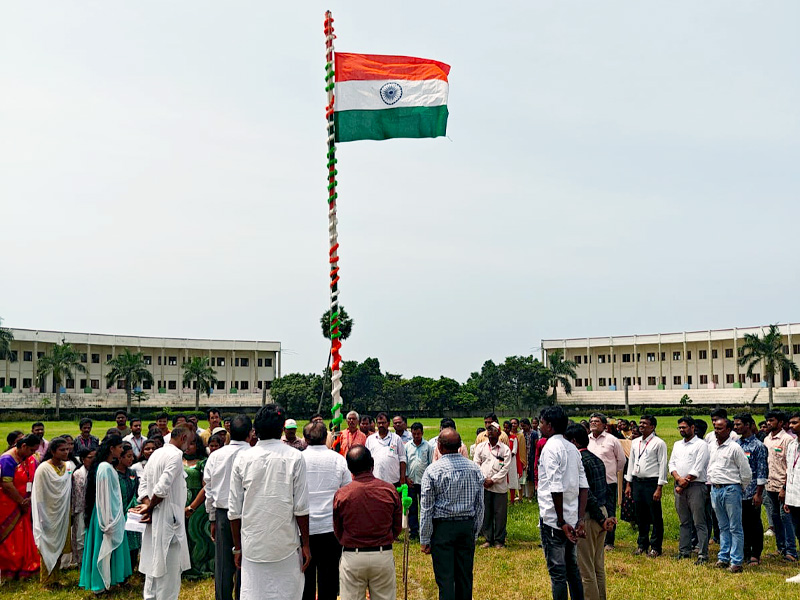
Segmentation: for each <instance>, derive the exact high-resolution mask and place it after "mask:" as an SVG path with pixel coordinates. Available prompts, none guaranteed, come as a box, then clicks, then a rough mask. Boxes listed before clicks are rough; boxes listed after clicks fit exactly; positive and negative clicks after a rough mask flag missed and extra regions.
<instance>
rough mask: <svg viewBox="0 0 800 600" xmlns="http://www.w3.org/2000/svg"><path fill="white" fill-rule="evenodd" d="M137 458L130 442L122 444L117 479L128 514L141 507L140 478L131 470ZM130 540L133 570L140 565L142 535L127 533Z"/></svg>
mask: <svg viewBox="0 0 800 600" xmlns="http://www.w3.org/2000/svg"><path fill="white" fill-rule="evenodd" d="M134 460H135V456H134V455H133V445H132V444H129V443H128V442H124V443H123V444H122V454H121V455H120V457H119V461H117V466H116V467H115V468H116V469H117V477H119V489H120V491H121V492H122V508H123V510H124V511H125V512H127V511H128V510H129V509H131V508H135V507H136V506H138V505H139V502H138V501H137V497H138V496H139V476H138V475H137V474H136V472H135V471H134V470H133V469H132V468H131V465H132V464H133V461H134ZM125 536H126V537H127V538H128V548H129V549H130V551H131V568H132V569H133V568H134V567H136V565H137V564H139V548H141V547H142V534H141V533H139V532H138V531H126V532H125Z"/></svg>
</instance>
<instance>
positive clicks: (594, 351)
mask: <svg viewBox="0 0 800 600" xmlns="http://www.w3.org/2000/svg"><path fill="white" fill-rule="evenodd" d="M768 329H769V327H768V326H763V327H743V328H733V329H713V330H706V331H685V332H681V333H656V334H648V335H626V336H612V337H590V338H571V339H559V340H553V339H551V340H542V355H543V357H542V358H543V361H545V362H546V361H547V355H548V354H550V353H552V352H553V351H554V350H556V349H558V348H560V349H562V350H563V351H564V356H565V358H566V359H568V360H572V361H574V362H575V363H576V364H577V368H576V377H575V381H574V382H573V394H572V396H573V398H571V399H569V398H565V396H564V394H563V390H562V391H560V393H559V401H560V402H562V401H563V402H570V401H572V402H576V403H591V402H597V403H605V404H616V403H618V401H619V400H620V399H621V398H622V396H621V393H622V392H621V390H623V389H624V387H625V386H626V385H627V386H628V391H629V394H630V402H631V403H647V404H651V403H656V404H661V403H668V404H674V403H676V400H675V398H680V397H681V396H683V394H685V393H688V394H689V395H690V397H692V398H694V399H699V400H700V401H702V402H707V401H712V402H715V403H716V402H731V403H738V402H745V403H746V402H751V401H753V402H762V401H764V402H766V398H767V392H766V389H764V388H766V385H767V383H766V377H765V376H764V367H763V365H760V366H759V367H757V368H755V369H754V371H753V376H752V378H750V377H747V376H746V371H747V367H746V366H740V365H739V364H738V361H737V357H739V356H741V350H740V349H741V345H742V342H743V340H744V336H745V334H755V335H759V336H762V335H763V334H764V332H765V331H767V330H768ZM779 329H780V331H781V333H782V335H783V349H784V352H785V353H786V355H787V357H788V358H790V359H791V360H795V361H796V360H797V359H800V324H798V323H789V324H785V325H780V326H779ZM775 387H776V388H778V390H777V391H776V396H777V397H778V399H777V400H776V402H797V401H798V399H800V389H798V387H797V382H796V381H793V380H792V379H791V377H790V375H789V373H788V372H782V373H778V374H777V376H776V379H775ZM762 389H764V392H763V393H761V392H760V390H762ZM687 390H692V391H691V392H687ZM705 390H714V392H707V391H705ZM609 392H618V393H616V394H609ZM645 392H647V393H645ZM658 392H667V393H661V394H659V393H658ZM694 401H695V402H696V403H698V402H697V401H696V400H694Z"/></svg>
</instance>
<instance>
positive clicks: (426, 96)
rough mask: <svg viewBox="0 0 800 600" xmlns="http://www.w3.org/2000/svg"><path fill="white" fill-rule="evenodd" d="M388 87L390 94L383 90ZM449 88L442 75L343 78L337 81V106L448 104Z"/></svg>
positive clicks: (368, 108) (384, 107) (393, 106)
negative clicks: (418, 78) (410, 77)
mask: <svg viewBox="0 0 800 600" xmlns="http://www.w3.org/2000/svg"><path fill="white" fill-rule="evenodd" d="M387 90H388V91H389V92H391V94H388V93H384V92H385V91H387ZM448 91H449V84H448V83H447V82H446V81H442V80H441V79H426V80H424V81H419V80H412V81H403V80H388V81H387V80H384V79H371V80H367V81H342V82H337V83H336V94H335V97H336V100H335V107H334V110H337V111H340V110H384V109H387V108H391V109H395V108H401V107H403V106H441V105H442V104H447V93H448ZM398 92H399V93H398Z"/></svg>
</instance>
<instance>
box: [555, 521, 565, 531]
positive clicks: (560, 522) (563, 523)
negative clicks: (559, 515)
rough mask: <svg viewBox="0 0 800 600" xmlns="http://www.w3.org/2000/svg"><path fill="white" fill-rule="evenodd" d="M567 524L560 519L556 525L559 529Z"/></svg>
mask: <svg viewBox="0 0 800 600" xmlns="http://www.w3.org/2000/svg"><path fill="white" fill-rule="evenodd" d="M566 524H567V522H566V521H565V520H564V519H559V520H558V521H556V525H557V526H558V528H559V529H560V528H561V527H563V526H564V525H566Z"/></svg>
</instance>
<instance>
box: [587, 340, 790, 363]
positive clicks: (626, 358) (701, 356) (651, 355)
mask: <svg viewBox="0 0 800 600" xmlns="http://www.w3.org/2000/svg"><path fill="white" fill-rule="evenodd" d="M738 350H739V351H738V355H739V356H740V357H741V356H743V355H744V350H743V349H742V348H739V349H738ZM783 353H784V354H789V346H787V345H785V344H784V346H783ZM792 354H800V344H792ZM657 355H658V353H657V352H648V353H647V354H646V355H645V360H646V361H647V362H656V356H657ZM681 356H682V352H681V351H680V350H676V351H674V352H673V353H672V360H681ZM718 357H719V353H718V352H717V350H716V349H714V348H712V349H711V359H712V360H716V359H717V358H718ZM641 358H642V355H641V353H639V352H637V353H636V354H632V353H626V354H623V355H622V362H624V363H629V362H640V361H641ZM725 358H733V348H725ZM574 359H575V363H576V364H579V365H580V364H585V365H588V364H590V363H591V362H592V356H591V355H590V354H576V355H575V356H574ZM660 359H661V361H662V362H663V361H666V360H667V353H666V352H661V356H660ZM697 359H698V360H708V350H698V351H697ZM686 360H692V351H691V350H687V351H686ZM612 361H613V362H617V355H616V354H614V355H611V354H598V355H597V362H598V364H601V365H602V364H605V363H610V362H612Z"/></svg>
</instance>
